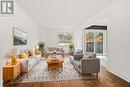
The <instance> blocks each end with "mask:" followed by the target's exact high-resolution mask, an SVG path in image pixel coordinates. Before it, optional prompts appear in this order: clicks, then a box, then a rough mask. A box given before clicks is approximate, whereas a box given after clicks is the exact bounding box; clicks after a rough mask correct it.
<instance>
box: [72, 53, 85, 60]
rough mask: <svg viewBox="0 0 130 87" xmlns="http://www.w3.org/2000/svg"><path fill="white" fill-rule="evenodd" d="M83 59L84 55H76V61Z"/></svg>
mask: <svg viewBox="0 0 130 87" xmlns="http://www.w3.org/2000/svg"><path fill="white" fill-rule="evenodd" d="M82 58H83V54H75V55H74V60H81V59H82Z"/></svg>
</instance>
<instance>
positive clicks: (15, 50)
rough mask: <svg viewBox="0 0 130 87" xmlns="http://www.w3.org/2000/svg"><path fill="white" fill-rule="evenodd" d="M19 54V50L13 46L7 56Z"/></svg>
mask: <svg viewBox="0 0 130 87" xmlns="http://www.w3.org/2000/svg"><path fill="white" fill-rule="evenodd" d="M16 55H19V50H18V49H16V48H14V49H11V50H10V53H9V56H16Z"/></svg>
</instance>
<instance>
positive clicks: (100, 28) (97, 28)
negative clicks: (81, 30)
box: [85, 25, 107, 30]
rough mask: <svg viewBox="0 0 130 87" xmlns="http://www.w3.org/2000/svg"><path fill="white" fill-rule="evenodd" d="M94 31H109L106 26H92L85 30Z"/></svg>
mask: <svg viewBox="0 0 130 87" xmlns="http://www.w3.org/2000/svg"><path fill="white" fill-rule="evenodd" d="M88 29H92V30H107V26H104V25H92V26H90V27H87V28H85V30H88Z"/></svg>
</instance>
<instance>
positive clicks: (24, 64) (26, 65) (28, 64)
mask: <svg viewBox="0 0 130 87" xmlns="http://www.w3.org/2000/svg"><path fill="white" fill-rule="evenodd" d="M40 59H41V55H35V56H34V57H28V58H25V59H18V61H20V62H21V72H23V73H27V72H29V70H31V69H32V68H33V66H34V65H35V64H36V63H38V62H39V60H40Z"/></svg>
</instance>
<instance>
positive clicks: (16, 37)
mask: <svg viewBox="0 0 130 87" xmlns="http://www.w3.org/2000/svg"><path fill="white" fill-rule="evenodd" d="M13 45H14V46H16V45H27V32H25V31H23V30H20V29H19V28H17V27H13Z"/></svg>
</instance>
